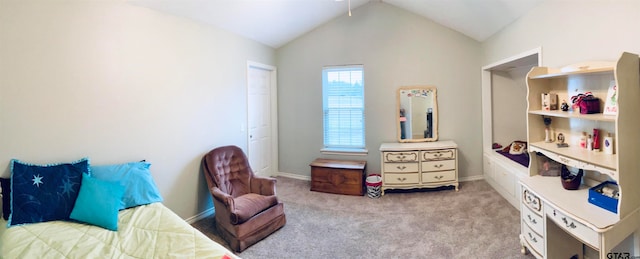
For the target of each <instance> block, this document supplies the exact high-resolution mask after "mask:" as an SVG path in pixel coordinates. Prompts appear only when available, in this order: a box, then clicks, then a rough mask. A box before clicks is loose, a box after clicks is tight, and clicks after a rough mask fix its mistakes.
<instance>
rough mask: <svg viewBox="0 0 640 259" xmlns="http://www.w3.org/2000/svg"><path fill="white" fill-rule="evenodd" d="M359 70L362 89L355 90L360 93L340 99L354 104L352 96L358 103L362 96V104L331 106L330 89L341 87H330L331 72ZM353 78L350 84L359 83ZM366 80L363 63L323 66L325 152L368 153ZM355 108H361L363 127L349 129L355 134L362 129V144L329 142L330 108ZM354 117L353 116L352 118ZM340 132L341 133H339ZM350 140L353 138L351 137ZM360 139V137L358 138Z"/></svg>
mask: <svg viewBox="0 0 640 259" xmlns="http://www.w3.org/2000/svg"><path fill="white" fill-rule="evenodd" d="M357 71H359V72H360V73H361V75H362V76H361V77H360V78H359V80H360V82H361V83H360V89H356V90H355V91H358V92H359V95H349V97H347V98H346V99H341V98H338V99H340V101H344V100H350V104H353V100H354V99H352V98H351V97H355V100H356V103H357V99H358V98H360V99H361V101H360V104H361V106H356V107H334V108H331V107H329V106H330V104H329V103H330V102H329V99H330V97H331V95H330V94H329V93H328V92H330V91H332V90H333V91H335V90H339V89H335V88H339V87H340V86H338V85H334V87H335V88H334V89H330V87H331V85H330V84H329V81H328V80H329V79H328V77H329V73H331V72H349V73H352V72H357ZM348 76H349V77H352V75H348ZM352 79H353V78H350V83H348V84H350V85H351V86H354V85H357V81H358V79H355V80H356V82H353V81H351V80H352ZM364 84H365V82H364V65H361V64H357V65H339V66H324V67H323V68H322V142H323V144H322V146H323V148H322V149H321V152H322V153H323V154H334V155H366V154H368V151H367V149H366V118H365V114H366V112H365V91H364V90H365V89H364V87H365V85H364ZM342 87H344V85H343V86H342ZM354 109H355V110H361V111H362V117H361V120H362V122H361V123H360V124H361V125H362V127H361V128H357V129H354V128H351V129H349V130H348V131H350V132H351V133H350V134H353V132H354V131H356V133H357V132H358V131H361V132H362V133H361V134H362V135H361V141H362V145H358V144H356V145H353V144H346V145H345V144H344V143H343V145H340V144H338V145H335V144H331V143H328V142H327V138H329V137H328V136H327V133H328V132H327V120H328V118H327V114H328V112H330V110H334V111H336V110H341V111H338V112H345V110H346V112H347V113H349V112H353V111H354ZM348 116H349V117H350V118H351V117H353V116H352V115H348ZM351 119H353V118H351ZM338 134H340V133H338ZM349 139H350V140H351V139H353V138H349ZM356 140H358V139H356ZM347 142H351V141H347Z"/></svg>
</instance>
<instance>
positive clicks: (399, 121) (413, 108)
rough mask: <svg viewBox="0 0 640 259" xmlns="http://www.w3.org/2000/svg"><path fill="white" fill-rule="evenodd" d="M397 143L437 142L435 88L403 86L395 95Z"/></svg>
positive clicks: (436, 99)
mask: <svg viewBox="0 0 640 259" xmlns="http://www.w3.org/2000/svg"><path fill="white" fill-rule="evenodd" d="M396 97H397V100H396V104H397V105H396V127H397V133H398V134H397V135H398V142H426V141H436V140H438V98H437V91H436V87H433V86H403V87H400V88H399V89H398V90H397V94H396Z"/></svg>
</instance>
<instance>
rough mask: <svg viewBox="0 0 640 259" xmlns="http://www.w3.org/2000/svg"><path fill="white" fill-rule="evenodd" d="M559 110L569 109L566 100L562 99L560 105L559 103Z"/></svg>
mask: <svg viewBox="0 0 640 259" xmlns="http://www.w3.org/2000/svg"><path fill="white" fill-rule="evenodd" d="M560 110H562V111H563V112H566V111H569V105H568V104H567V101H566V100H562V105H560Z"/></svg>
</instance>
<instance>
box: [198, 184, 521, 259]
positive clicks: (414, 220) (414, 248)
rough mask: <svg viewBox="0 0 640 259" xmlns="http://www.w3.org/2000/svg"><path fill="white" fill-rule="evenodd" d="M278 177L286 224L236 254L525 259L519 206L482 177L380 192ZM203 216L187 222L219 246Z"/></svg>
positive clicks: (261, 256)
mask: <svg viewBox="0 0 640 259" xmlns="http://www.w3.org/2000/svg"><path fill="white" fill-rule="evenodd" d="M309 188H310V184H309V182H308V181H302V180H296V179H291V178H284V177H278V184H277V192H278V197H279V199H280V200H281V201H282V202H283V203H284V205H285V214H286V215H287V224H286V225H285V226H284V227H283V228H282V229H280V230H278V231H277V232H275V233H274V234H272V235H271V236H269V237H267V238H266V239H264V240H262V241H261V242H259V243H257V244H255V245H253V246H251V247H249V248H248V249H246V250H245V251H244V252H242V253H240V254H239V256H240V257H242V258H247V259H250V258H533V257H532V256H531V255H527V256H523V255H521V254H520V242H519V239H518V234H519V232H520V220H519V219H520V213H519V212H518V211H517V210H516V209H515V208H513V207H512V206H511V205H510V204H509V203H508V202H507V201H506V200H504V199H503V198H502V197H501V196H500V195H499V194H498V193H497V192H496V191H495V190H493V189H492V188H491V187H490V186H489V185H488V184H487V183H486V182H485V181H472V182H462V183H460V191H459V192H456V191H454V190H452V189H445V190H439V191H413V192H404V191H399V192H394V193H392V192H388V193H387V194H386V195H385V196H383V197H382V198H379V199H371V198H368V197H367V196H347V195H336V194H327V193H319V192H311V191H309ZM214 221H215V220H214V218H213V217H209V218H205V219H203V220H200V221H198V222H196V223H194V224H193V226H194V227H196V228H198V229H199V230H200V231H202V232H203V233H205V234H206V235H207V236H209V237H210V238H211V239H213V240H214V241H217V242H219V243H221V244H223V245H225V246H226V243H225V242H224V241H223V240H222V239H221V238H220V237H219V236H218V234H217V233H216V231H215V227H214V224H215V222H214Z"/></svg>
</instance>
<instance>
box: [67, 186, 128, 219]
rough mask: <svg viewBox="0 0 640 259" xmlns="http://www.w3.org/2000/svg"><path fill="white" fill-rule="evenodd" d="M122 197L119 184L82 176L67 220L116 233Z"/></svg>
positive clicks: (122, 191)
mask: <svg viewBox="0 0 640 259" xmlns="http://www.w3.org/2000/svg"><path fill="white" fill-rule="evenodd" d="M122 195H124V187H123V186H122V185H120V183H118V182H108V181H102V180H99V179H96V178H95V177H91V176H89V175H84V176H82V185H81V186H80V193H78V199H76V205H75V206H74V207H73V210H72V211H71V215H69V218H71V219H75V220H77V221H80V222H84V223H89V224H91V225H96V226H100V227H103V228H106V229H109V230H113V231H116V230H118V210H119V208H120V201H121V200H122Z"/></svg>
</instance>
